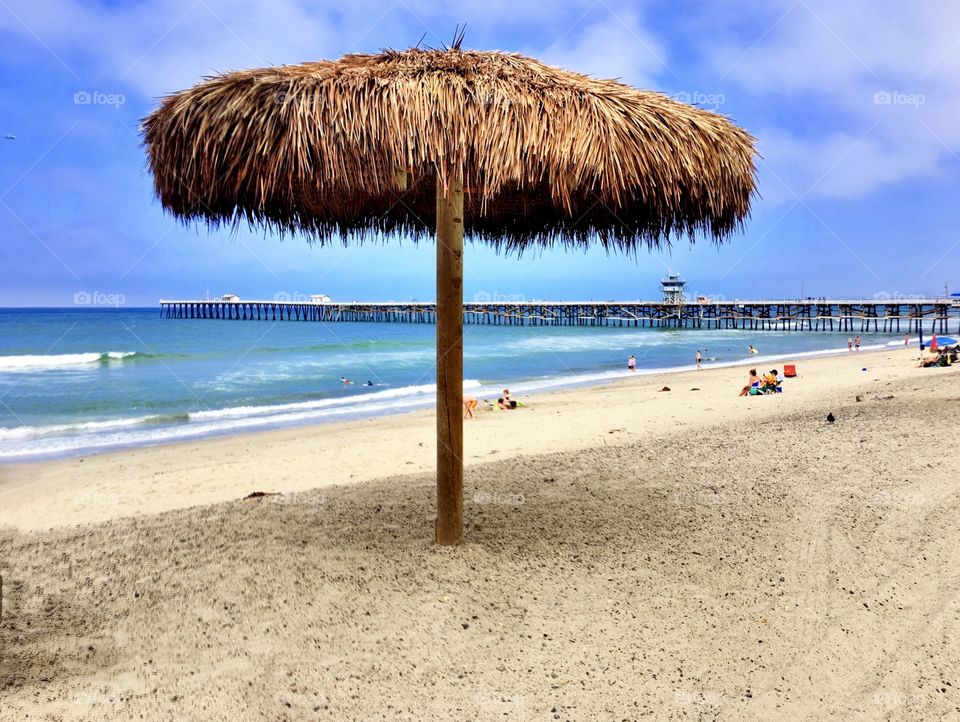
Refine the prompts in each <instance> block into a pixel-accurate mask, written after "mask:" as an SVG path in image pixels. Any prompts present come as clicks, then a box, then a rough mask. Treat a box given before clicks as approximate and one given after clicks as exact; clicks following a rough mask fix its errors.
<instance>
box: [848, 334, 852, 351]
mask: <svg viewBox="0 0 960 722" xmlns="http://www.w3.org/2000/svg"><path fill="white" fill-rule="evenodd" d="M847 351H853V339H852V338H849V337H848V338H847Z"/></svg>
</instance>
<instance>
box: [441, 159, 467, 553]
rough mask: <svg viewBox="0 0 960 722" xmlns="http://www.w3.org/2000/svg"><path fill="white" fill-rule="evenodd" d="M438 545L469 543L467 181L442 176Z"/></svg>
mask: <svg viewBox="0 0 960 722" xmlns="http://www.w3.org/2000/svg"><path fill="white" fill-rule="evenodd" d="M436 539H437V544H446V545H449V544H459V543H460V542H462V541H463V181H462V180H461V179H456V180H453V181H451V182H450V183H449V186H448V188H446V189H444V187H443V183H442V181H441V179H440V174H439V173H438V174H437V521H436Z"/></svg>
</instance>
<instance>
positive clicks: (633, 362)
mask: <svg viewBox="0 0 960 722" xmlns="http://www.w3.org/2000/svg"><path fill="white" fill-rule="evenodd" d="M636 370H637V357H636V356H634V355H633V354H630V358H628V359H627V371H636Z"/></svg>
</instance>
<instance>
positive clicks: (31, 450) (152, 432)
mask: <svg viewBox="0 0 960 722" xmlns="http://www.w3.org/2000/svg"><path fill="white" fill-rule="evenodd" d="M718 341H719V339H716V338H715V339H713V345H714V346H717V345H718V343H717V342H718ZM901 343H902V342H901V341H897V342H884V343H879V344H870V345H865V346H862V347H861V348H862V350H863V351H876V350H883V349H887V348H890V347H894V346H898V345H900V344H901ZM847 353H849V352H848V351H847V348H846V346H844V347H842V348H833V349H821V350H816V351H804V352H800V353H789V354H775V355H764V356H760V355H756V356H751V357H748V358H737V359H733V360H730V361H723V362H708V363H705V364H704V365H705V366H706V367H708V368H709V367H729V366H743V365H756V366H758V367H766V366H767V365H768V364H769V365H773V364H778V363H780V362H783V361H799V360H802V359H804V358H813V357H818V356H830V355H836V354H847ZM129 355H130V354H122V355H121V356H120V358H125V357H126V356H129ZM64 356H66V357H68V358H73V359H78V358H83V359H84V360H74V361H72V362H71V363H75V364H76V363H91V362H93V361H94V360H101V359H103V358H104V357H106V358H110V356H109V355H105V354H70V355H64ZM10 358H21V359H23V358H29V357H0V360H2V359H10ZM34 358H39V359H43V360H45V361H47V362H48V361H49V359H51V358H54V357H50V356H46V357H44V356H41V357H34ZM867 358H869V357H865V358H864V362H865V363H866V360H867ZM641 362H642V358H641ZM60 363H61V364H66V363H67V362H66V360H65V359H63V358H61V360H60ZM2 368H3V367H2V366H0V370H2ZM18 368H22V367H18ZM41 368H50V366H42V367H41ZM694 368H695V366H694V365H693V364H689V365H683V366H673V367H658V368H638V370H637V371H636V372H635V373H630V372H628V371H627V370H626V369H617V370H606V371H597V372H588V373H568V374H563V375H554V376H547V377H543V378H534V379H525V380H522V381H518V382H516V383H511V384H510V388H511V390H512V391H513V393H514V394H515V395H519V396H526V395H529V394H535V393H538V392H542V391H549V390H555V389H559V388H565V387H571V386H583V385H591V384H599V383H607V382H611V381H615V380H617V379H623V378H628V377H634V376H642V375H650V374H656V373H668V372H672V371H685V370H691V369H694ZM364 389H365V387H363V386H357V387H353V388H351V390H353V391H355V393H351V394H349V395H345V396H340V397H336V398H326V399H315V400H311V401H302V402H294V403H289V404H273V405H263V406H237V407H228V408H222V409H203V410H198V411H193V412H190V413H189V414H183V415H180V416H177V415H173V416H157V415H153V416H140V417H134V418H124V419H107V420H100V421H89V422H84V423H77V424H57V425H47V426H18V427H12V428H0V460H4V461H18V460H28V459H36V458H48V457H58V456H67V455H76V454H81V453H89V452H91V451H98V450H105V449H111V448H118V447H128V446H148V445H153V444H160V443H166V442H172V441H180V440H185V439H193V438H201V437H206V436H215V435H224V434H230V433H240V432H244V431H252V430H259V429H266V428H276V427H281V426H293V425H302V424H309V423H321V422H324V421H332V420H339V419H344V418H359V417H368V416H381V415H387V414H395V413H402V412H404V411H409V410H413V409H419V408H427V407H430V406H432V405H433V403H434V400H435V387H434V385H433V384H432V383H430V384H418V385H413V386H403V387H398V388H380V389H377V388H376V387H373V389H371V390H370V391H365V390H364ZM464 389H465V390H468V391H469V392H470V394H471V395H473V396H476V397H478V398H482V399H493V398H496V397H497V396H498V395H499V393H500V390H501V389H502V386H501V385H497V386H494V385H484V384H482V383H481V382H480V381H477V380H475V379H469V380H466V381H464Z"/></svg>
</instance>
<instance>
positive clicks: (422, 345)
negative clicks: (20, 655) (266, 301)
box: [0, 309, 903, 462]
mask: <svg viewBox="0 0 960 722" xmlns="http://www.w3.org/2000/svg"><path fill="white" fill-rule="evenodd" d="M902 342H903V340H902V336H899V335H896V336H890V335H884V334H863V343H864V348H868V347H870V346H875V345H881V344H887V343H896V344H902ZM749 344H753V345H754V346H756V347H757V348H758V349H759V350H760V356H759V357H753V358H754V359H755V360H756V361H757V363H758V364H759V365H763V362H764V361H765V360H769V361H770V362H771V364H773V363H774V362H776V361H778V360H781V359H780V357H781V356H783V355H789V356H793V357H797V356H799V355H804V354H810V353H819V352H826V351H832V350H838V349H841V350H842V349H843V348H845V344H846V335H845V334H844V335H841V334H830V333H809V332H807V333H804V332H776V331H759V332H757V331H695V330H689V329H684V330H676V329H635V328H629V329H628V328H544V327H517V326H511V327H494V326H467V327H466V329H465V338H464V378H465V388H466V390H467V392H468V393H470V394H472V395H474V396H478V397H495V396H496V395H497V393H498V391H499V390H500V389H502V388H503V387H504V386H509V387H510V389H511V391H512V392H513V393H514V394H515V395H517V396H523V395H524V394H529V393H533V392H535V391H539V390H544V389H550V388H557V387H561V386H570V385H577V384H584V383H596V382H602V381H607V380H611V379H614V378H618V377H622V376H625V375H627V371H626V362H627V357H628V356H629V355H630V354H634V355H636V357H637V368H638V371H639V372H641V373H642V372H644V371H646V372H653V371H661V370H666V369H673V368H679V367H684V366H690V365H691V364H692V363H693V359H694V354H695V351H696V350H697V349H701V350H704V349H705V350H704V357H705V358H707V359H712V360H708V361H706V362H705V365H707V366H709V365H710V364H732V363H737V362H742V361H743V360H745V359H747V358H750V356H749V355H748V353H747V347H748V345H749ZM342 376H346V377H347V378H349V379H350V380H352V381H353V382H354V383H352V384H348V385H345V384H343V383H342V382H341V380H340V379H341V377H342ZM434 380H435V372H434V327H433V326H431V325H416V324H375V323H303V322H300V323H298V322H290V321H277V322H268V321H247V322H243V321H213V320H182V319H162V318H160V313H159V310H158V309H96V310H82V311H77V310H73V309H69V310H67V309H0V462H4V461H7V462H9V461H21V460H31V459H38V458H48V457H58V456H71V455H79V454H88V453H91V452H94V451H99V450H103V449H109V448H117V447H123V446H142V445H150V444H158V443H164V442H169V441H174V440H180V439H187V438H199V437H204V436H213V435H221V434H230V433H239V432H244V431H250V430H254V429H262V428H275V427H279V426H290V425H296V424H306V423H318V422H323V421H336V420H342V419H347V418H358V417H370V416H378V415H383V414H390V413H398V412H403V411H407V410H410V409H415V408H424V407H429V406H430V405H432V403H433V400H434V395H433V384H434ZM367 382H370V383H372V384H373V385H372V386H368V385H366V384H367Z"/></svg>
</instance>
